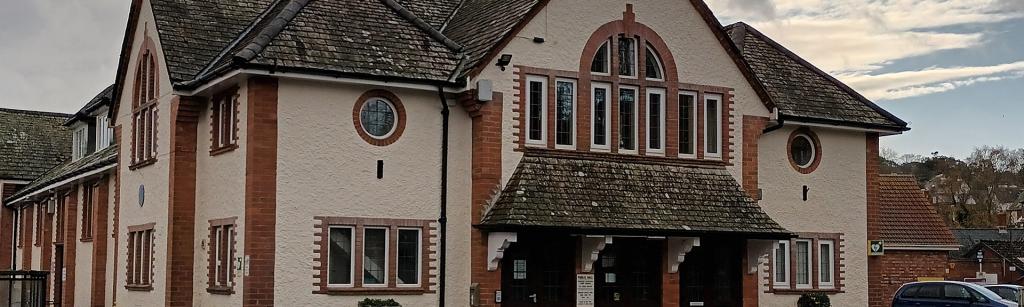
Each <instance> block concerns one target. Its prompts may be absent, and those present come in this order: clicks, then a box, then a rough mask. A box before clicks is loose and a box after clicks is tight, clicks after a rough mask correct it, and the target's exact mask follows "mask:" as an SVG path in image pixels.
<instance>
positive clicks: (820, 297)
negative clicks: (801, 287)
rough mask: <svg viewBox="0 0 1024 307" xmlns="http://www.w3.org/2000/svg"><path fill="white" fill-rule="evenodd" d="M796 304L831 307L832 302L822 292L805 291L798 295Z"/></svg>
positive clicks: (806, 306)
mask: <svg viewBox="0 0 1024 307" xmlns="http://www.w3.org/2000/svg"><path fill="white" fill-rule="evenodd" d="M796 305H797V306H799V307H832V303H830V302H829V300H828V295H825V294H824V293H806V294H804V295H801V296H800V300H798V301H796Z"/></svg>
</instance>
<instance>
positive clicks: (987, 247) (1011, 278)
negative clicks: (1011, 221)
mask: <svg viewBox="0 0 1024 307" xmlns="http://www.w3.org/2000/svg"><path fill="white" fill-rule="evenodd" d="M952 231H953V236H955V237H956V238H957V241H959V244H960V249H959V250H956V251H952V252H950V260H951V264H950V268H951V269H950V276H949V278H950V279H953V280H964V279H965V278H979V273H984V274H990V275H989V276H987V277H988V278H989V279H990V281H995V282H1000V283H1012V284H1021V280H1020V277H1021V276H1022V275H1021V273H1022V272H1024V271H1022V270H1021V268H1020V267H1019V266H1018V265H1020V264H1021V262H1020V259H1019V258H1020V257H1022V256H1024V255H1021V254H1020V251H1021V250H1022V248H1024V245H1022V244H1024V243H1022V242H1024V229H1014V228H1010V229H1007V228H1005V227H1000V228H988V229H953V230H952ZM978 251H981V252H982V257H981V261H980V263H981V264H982V265H981V266H980V267H979V265H978V264H979V261H978ZM982 277H985V276H982Z"/></svg>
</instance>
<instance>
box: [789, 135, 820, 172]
mask: <svg viewBox="0 0 1024 307" xmlns="http://www.w3.org/2000/svg"><path fill="white" fill-rule="evenodd" d="M814 147H815V146H814V140H813V139H811V137H810V136H808V135H806V134H798V135H796V137H795V138H793V142H792V143H791V144H790V147H789V154H790V156H791V158H792V159H793V162H795V163H796V166H798V167H800V168H807V167H809V166H811V163H813V162H814V156H815V155H816V154H817V153H816V152H814Z"/></svg>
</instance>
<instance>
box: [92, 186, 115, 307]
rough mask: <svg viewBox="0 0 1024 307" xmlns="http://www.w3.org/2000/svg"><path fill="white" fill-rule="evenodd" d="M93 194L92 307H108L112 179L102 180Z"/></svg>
mask: <svg viewBox="0 0 1024 307" xmlns="http://www.w3.org/2000/svg"><path fill="white" fill-rule="evenodd" d="M95 189H96V190H97V191H96V193H94V194H93V197H94V198H93V199H94V200H95V201H94V202H93V208H92V209H93V212H94V214H93V223H92V225H93V232H92V234H93V243H92V244H93V245H92V276H91V277H92V302H91V304H90V305H91V306H95V307H103V306H106V297H107V296H106V280H107V241H108V237H107V218H108V216H109V215H108V211H107V209H108V208H109V207H108V201H109V200H110V198H109V197H108V194H109V192H110V177H109V176H106V177H103V179H100V181H99V183H98V184H97V185H96V187H95Z"/></svg>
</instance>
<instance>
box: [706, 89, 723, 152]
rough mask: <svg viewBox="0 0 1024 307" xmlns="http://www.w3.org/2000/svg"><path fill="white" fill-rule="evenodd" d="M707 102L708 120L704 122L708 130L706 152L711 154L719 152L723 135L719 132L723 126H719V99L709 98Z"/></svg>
mask: <svg viewBox="0 0 1024 307" xmlns="http://www.w3.org/2000/svg"><path fill="white" fill-rule="evenodd" d="M705 103H706V104H707V112H705V113H706V115H707V120H706V121H705V122H704V123H705V125H704V130H705V131H707V135H706V136H705V142H706V143H707V148H706V150H705V152H707V153H709V154H718V153H719V150H718V148H719V146H718V143H719V142H718V141H719V140H718V138H719V137H721V135H720V134H719V130H720V129H721V127H719V126H720V124H719V120H718V116H719V114H718V99H714V98H708V99H707V100H706V101H705Z"/></svg>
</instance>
